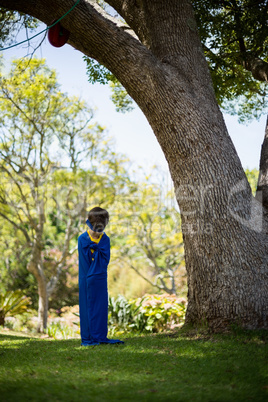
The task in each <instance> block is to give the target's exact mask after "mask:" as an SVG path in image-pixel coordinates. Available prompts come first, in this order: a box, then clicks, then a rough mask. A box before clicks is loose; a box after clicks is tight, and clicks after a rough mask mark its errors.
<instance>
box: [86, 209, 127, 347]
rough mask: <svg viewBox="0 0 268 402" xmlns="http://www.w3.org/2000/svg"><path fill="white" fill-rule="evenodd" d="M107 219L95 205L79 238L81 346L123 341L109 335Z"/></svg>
mask: <svg viewBox="0 0 268 402" xmlns="http://www.w3.org/2000/svg"><path fill="white" fill-rule="evenodd" d="M108 222H109V213H108V212H107V211H106V210H105V209H102V208H100V207H95V208H93V209H91V210H90V211H89V213H88V219H87V221H86V224H87V226H88V229H87V231H86V232H84V233H83V234H81V235H80V236H79V237H78V255H79V311H80V331H81V340H82V343H81V346H88V345H99V344H100V343H124V342H122V341H119V340H117V339H108V338H107V332H108V290H107V268H108V264H109V261H110V239H109V237H108V236H107V235H106V233H104V229H105V227H106V225H107V224H108Z"/></svg>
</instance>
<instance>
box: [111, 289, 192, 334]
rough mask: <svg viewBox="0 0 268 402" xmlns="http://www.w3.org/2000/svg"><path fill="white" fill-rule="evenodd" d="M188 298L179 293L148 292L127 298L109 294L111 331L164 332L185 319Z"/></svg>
mask: <svg viewBox="0 0 268 402" xmlns="http://www.w3.org/2000/svg"><path fill="white" fill-rule="evenodd" d="M185 310H186V300H185V299H183V298H178V297H177V296H175V295H168V294H162V295H145V296H144V297H142V298H139V299H135V300H129V301H127V300H126V299H125V298H124V297H123V296H119V297H118V298H117V299H115V298H113V297H110V298H109V315H108V321H109V331H110V333H112V334H113V333H114V332H120V331H123V332H127V331H139V332H161V331H165V330H168V329H172V328H174V327H176V326H178V325H180V324H181V323H183V322H184V318H185Z"/></svg>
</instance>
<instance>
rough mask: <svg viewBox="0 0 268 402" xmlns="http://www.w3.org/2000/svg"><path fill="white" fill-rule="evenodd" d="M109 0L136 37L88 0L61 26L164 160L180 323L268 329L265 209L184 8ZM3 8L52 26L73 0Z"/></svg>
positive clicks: (167, 1)
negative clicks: (180, 263)
mask: <svg viewBox="0 0 268 402" xmlns="http://www.w3.org/2000/svg"><path fill="white" fill-rule="evenodd" d="M107 2H108V3H109V4H111V5H113V6H114V7H115V8H116V9H117V11H118V12H119V13H120V14H121V15H122V16H123V17H124V18H125V19H126V21H127V22H128V24H129V25H130V26H131V27H132V28H133V29H134V30H135V33H136V34H137V35H138V37H139V40H137V39H136V38H134V37H133V36H131V34H129V33H128V32H127V30H125V29H124V28H125V27H124V28H123V29H122V28H121V27H120V26H119V25H120V24H116V23H114V22H112V21H111V19H110V18H109V17H107V16H106V15H105V14H104V13H102V12H101V11H100V10H98V9H96V8H94V7H93V6H92V5H90V4H89V3H90V2H89V1H85V0H81V1H80V3H79V5H78V6H77V7H76V8H75V9H74V10H73V11H72V15H71V16H67V17H66V18H65V19H64V21H62V24H63V25H64V27H66V28H67V29H69V30H70V32H71V35H70V39H69V43H70V44H71V45H73V46H74V47H75V48H76V49H78V50H81V51H82V52H83V53H84V54H86V55H88V56H90V57H93V58H95V59H96V60H98V61H99V62H100V63H102V64H104V65H105V66H106V67H107V68H108V69H109V70H111V71H112V72H113V73H114V74H115V75H116V76H117V78H118V79H119V81H121V83H122V84H123V85H124V87H125V88H126V89H127V91H128V93H129V94H130V96H132V98H133V99H134V100H135V101H136V102H137V104H138V105H139V107H140V108H141V109H142V111H143V112H144V114H145V116H146V117H147V119H148V121H149V123H150V125H151V127H152V129H153V131H154V133H155V135H156V137H157V139H158V141H159V143H160V146H161V148H162V150H163V152H164V154H165V157H166V159H167V161H168V164H169V168H170V172H171V176H172V179H173V182H174V187H175V193H176V197H177V200H178V204H179V207H180V211H181V214H182V231H183V237H184V244H185V257H186V269H187V275H188V287H189V292H188V309H187V315H186V322H188V323H192V324H199V323H204V322H205V323H207V324H208V325H209V326H210V327H211V328H213V329H214V330H217V329H222V328H225V327H226V326H227V325H229V324H230V323H232V322H235V323H237V324H239V325H242V326H244V327H247V328H258V327H259V328H262V327H267V326H268V306H267V300H268V288H267V277H268V270H267V266H268V259H267V251H268V250H267V247H268V246H267V237H266V234H265V232H264V230H263V214H262V205H261V204H260V203H259V202H258V201H257V200H256V199H255V198H253V197H252V195H251V190H250V186H249V184H248V182H247V180H246V177H245V174H244V171H243V169H242V166H241V162H240V160H239V158H238V155H237V153H236V151H235V148H234V146H233V143H232V141H231V139H230V137H229V135H228V133H227V130H226V126H225V123H224V120H223V117H222V114H221V112H220V110H219V108H218V105H217V103H216V99H215V96H214V91H213V87H212V82H211V78H210V75H209V71H208V67H207V64H206V61H205V58H204V55H203V52H202V48H201V44H200V41H199V38H198V33H197V28H196V24H195V18H194V15H193V10H192V7H191V4H190V2H189V1H187V0H180V1H178V0H141V1H136V2H133V1H132V0H124V1H123V0H107ZM1 4H2V5H5V4H6V6H7V7H12V6H14V7H15V8H16V7H18V8H19V9H20V10H21V11H25V12H28V13H30V14H31V15H34V16H36V17H38V18H40V19H41V20H43V21H45V22H47V23H50V22H51V21H53V20H54V19H55V18H56V17H59V16H60V15H63V14H64V12H66V10H67V9H68V7H69V6H71V5H72V4H73V2H71V1H69V0H65V1H62V0H53V1H52V0H48V1H46V2H43V1H42V0H37V1H35V2H28V1H26V0H11V1H10V0H8V1H7V0H0V5H1ZM11 4H12V5H11ZM96 7H97V6H96ZM141 146H142V144H141Z"/></svg>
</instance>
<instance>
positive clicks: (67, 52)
mask: <svg viewBox="0 0 268 402" xmlns="http://www.w3.org/2000/svg"><path fill="white" fill-rule="evenodd" d="M42 29H43V28H42V26H40V27H39V30H40V31H41V30H42ZM42 37H43V36H42V35H41V36H39V37H38V38H35V39H33V40H32V41H31V44H32V45H33V46H36V45H37V44H38V43H40V40H41V39H42ZM23 39H25V34H24V35H23V33H21V34H20V35H19V37H18V38H17V40H23ZM29 50H30V49H28V48H27V45H26V44H24V45H20V46H18V47H14V48H12V49H9V50H6V51H4V52H2V54H3V56H4V61H5V64H6V65H8V63H9V62H10V60H12V59H14V58H21V57H25V56H26V55H27V53H28V51H29ZM35 56H36V57H42V58H45V59H46V62H47V65H48V66H49V67H50V68H53V69H55V70H56V71H57V75H58V82H59V83H60V84H61V90H62V91H63V92H67V93H68V94H69V95H76V96H79V97H81V98H82V99H84V100H86V101H87V103H88V105H89V106H91V107H92V108H94V109H96V112H95V118H96V120H97V121H98V123H100V124H101V125H102V126H105V127H106V128H107V130H108V132H109V135H110V136H112V137H113V138H114V139H115V142H116V150H117V151H118V152H120V153H123V154H125V155H127V156H128V157H129V159H130V160H131V161H133V162H134V163H136V164H137V165H140V166H142V167H143V168H144V169H145V171H148V172H149V170H150V168H151V166H153V165H159V166H160V167H161V168H162V170H163V171H165V172H167V174H168V165H167V162H166V159H165V157H164V155H163V152H162V150H161V148H160V145H159V144H158V141H157V139H156V137H155V136H154V133H153V131H152V129H151V127H150V126H149V124H148V122H147V120H146V118H145V116H144V115H143V113H142V112H141V111H140V110H139V108H138V107H137V106H136V108H135V110H133V111H132V112H129V113H125V114H123V113H118V112H116V110H115V106H114V104H113V103H112V101H111V100H110V95H111V93H110V89H109V87H108V86H105V85H101V84H94V85H92V84H89V83H88V80H87V75H86V63H85V62H84V61H83V54H82V53H81V52H79V51H77V50H75V49H74V48H72V47H71V46H70V45H68V44H66V45H64V46H63V47H61V48H55V47H53V46H51V45H50V43H49V42H48V40H47V38H46V39H45V40H44V42H43V43H42V45H41V46H40V47H39V48H38V49H37V50H36V51H35ZM224 117H225V122H226V125H227V128H228V131H229V134H230V136H231V138H232V140H233V142H234V145H235V147H236V149H237V152H238V155H239V157H240V159H241V162H242V165H243V167H244V168H245V169H246V168H248V169H254V168H258V167H259V159H260V151H261V145H262V142H263V138H264V130H265V123H266V116H263V117H262V118H261V119H260V120H259V121H255V122H253V123H251V124H248V125H241V124H239V123H238V119H237V118H236V117H234V116H229V115H224Z"/></svg>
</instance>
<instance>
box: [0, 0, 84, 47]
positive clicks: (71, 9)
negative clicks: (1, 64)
mask: <svg viewBox="0 0 268 402" xmlns="http://www.w3.org/2000/svg"><path fill="white" fill-rule="evenodd" d="M79 1H80V0H77V2H76V3H75V4H74V5H73V6H72V8H70V10H68V11H67V13H65V14H64V15H63V16H62V17H60V18H59V19H58V20H57V21H55V22H54V24H52V25H50V26H48V27H46V29H44V30H43V31H41V32H38V33H37V34H36V35H34V36H32V37H31V38H29V39H25V40H23V41H22V42H19V43H15V44H14V45H11V46H8V47H5V48H3V49H0V52H2V51H3V50H8V49H11V48H12V47H15V46H19V45H22V44H23V43H25V42H30V40H32V39H34V38H36V36H38V35H41V34H42V33H44V32H46V31H47V30H48V29H49V28H52V27H54V25H56V24H57V23H58V22H60V21H61V20H62V19H63V18H64V17H66V15H67V14H69V13H70V12H71V11H73V9H74V8H75V7H76V6H77V4H78V3H79Z"/></svg>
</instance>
